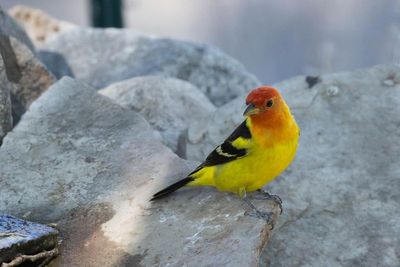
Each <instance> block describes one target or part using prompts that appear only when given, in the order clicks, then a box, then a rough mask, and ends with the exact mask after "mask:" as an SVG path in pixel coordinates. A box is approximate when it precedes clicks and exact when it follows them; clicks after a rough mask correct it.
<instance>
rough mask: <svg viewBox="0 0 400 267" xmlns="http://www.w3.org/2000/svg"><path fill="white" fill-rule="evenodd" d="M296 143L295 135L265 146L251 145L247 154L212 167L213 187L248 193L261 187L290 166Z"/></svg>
mask: <svg viewBox="0 0 400 267" xmlns="http://www.w3.org/2000/svg"><path fill="white" fill-rule="evenodd" d="M297 143H298V138H295V139H294V140H292V141H289V142H285V143H276V144H274V145H272V146H271V147H269V148H268V149H264V148H262V147H259V146H253V147H252V148H251V149H250V151H249V154H248V155H247V156H246V157H243V158H241V159H238V160H236V161H232V162H229V163H227V164H224V165H219V166H215V167H213V168H215V170H214V182H215V187H216V188H218V189H219V190H221V191H229V192H234V193H238V194H240V192H241V190H242V189H245V191H246V192H251V191H254V190H257V189H260V188H262V187H263V186H265V185H266V184H268V183H269V182H271V181H272V180H274V179H275V177H277V176H278V175H279V174H280V173H282V172H283V171H284V170H285V169H286V168H287V167H288V166H289V164H290V163H291V162H292V160H293V158H294V156H295V154H296V149H297Z"/></svg>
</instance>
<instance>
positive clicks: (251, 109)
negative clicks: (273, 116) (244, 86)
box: [244, 86, 282, 116]
mask: <svg viewBox="0 0 400 267" xmlns="http://www.w3.org/2000/svg"><path fill="white" fill-rule="evenodd" d="M281 99H282V97H281V95H280V93H279V92H278V90H277V89H275V88H273V87H271V86H260V87H258V88H256V89H254V90H253V91H251V92H250V94H249V95H248V96H247V98H246V105H247V109H246V111H245V112H244V115H245V116H251V115H256V114H260V113H264V112H267V111H274V110H276V109H277V106H280V103H279V102H280V101H281ZM270 113H272V112H270Z"/></svg>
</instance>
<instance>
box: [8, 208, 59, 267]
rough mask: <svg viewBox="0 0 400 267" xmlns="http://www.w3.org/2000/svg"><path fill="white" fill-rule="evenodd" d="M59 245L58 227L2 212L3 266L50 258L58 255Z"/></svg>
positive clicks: (36, 261)
mask: <svg viewBox="0 0 400 267" xmlns="http://www.w3.org/2000/svg"><path fill="white" fill-rule="evenodd" d="M57 245H58V231H57V230H56V229H54V228H52V227H49V226H46V225H42V224H38V223H33V222H29V221H25V220H21V219H18V218H16V217H13V216H9V215H3V214H0V264H2V263H3V264H2V265H1V266H17V264H16V263H17V262H20V263H22V262H24V261H31V262H35V263H38V262H43V261H44V260H50V259H51V258H53V257H54V256H56V255H57V252H58V250H57ZM7 263H9V264H10V265H7ZM11 263H13V264H14V265H11ZM18 265H19V264H18ZM37 266H38V265H37Z"/></svg>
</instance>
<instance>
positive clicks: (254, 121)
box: [151, 86, 300, 222]
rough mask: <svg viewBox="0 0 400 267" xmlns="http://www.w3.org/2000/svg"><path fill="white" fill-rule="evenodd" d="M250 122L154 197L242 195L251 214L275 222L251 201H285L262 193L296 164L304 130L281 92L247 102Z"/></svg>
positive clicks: (264, 91) (262, 93) (258, 91)
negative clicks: (200, 190) (188, 189)
mask: <svg viewBox="0 0 400 267" xmlns="http://www.w3.org/2000/svg"><path fill="white" fill-rule="evenodd" d="M246 105H247V107H246V109H245V111H244V113H243V115H244V116H245V120H244V121H243V122H242V123H241V124H240V125H239V126H238V127H237V128H236V129H235V130H234V131H233V132H232V134H231V135H229V136H228V137H227V138H226V139H225V141H223V142H222V143H221V144H220V145H218V146H217V147H216V148H215V149H214V150H213V151H212V152H211V153H210V154H209V155H208V156H207V157H206V159H205V161H204V162H203V163H201V164H200V165H199V166H198V167H197V168H195V169H194V170H193V171H192V172H191V173H189V174H188V175H187V176H186V177H185V178H184V179H181V180H179V181H178V182H176V183H174V184H172V185H170V186H168V187H166V188H165V189H163V190H161V191H159V192H157V193H156V194H154V195H153V197H152V199H151V201H154V200H156V199H159V198H162V197H165V196H167V195H169V194H170V193H172V192H174V191H176V190H178V189H180V188H181V187H184V186H211V187H215V188H217V189H218V190H219V191H222V192H230V193H234V194H237V195H238V196H239V198H240V199H242V200H243V201H244V202H245V203H246V204H247V205H248V206H249V207H250V208H251V210H252V212H251V214H250V215H253V216H255V217H258V218H261V219H264V220H266V221H268V222H271V221H272V213H271V212H262V211H259V210H258V209H257V208H256V207H255V206H254V205H253V203H251V201H250V200H249V198H248V193H250V192H254V191H257V192H259V193H261V195H262V197H261V198H263V199H269V200H273V201H275V202H277V204H278V205H279V207H280V209H281V212H282V200H281V199H280V197H278V196H277V195H272V194H269V193H268V192H266V191H264V190H263V189H262V188H263V187H264V186H265V185H267V184H268V183H270V182H271V181H273V180H274V179H275V178H276V177H277V176H279V175H280V174H281V173H282V172H283V171H284V170H285V169H286V168H287V167H288V166H289V165H290V163H291V162H292V161H293V159H294V158H295V154H296V151H297V147H298V143H299V138H300V128H299V126H298V125H297V123H296V120H295V118H294V116H293V115H292V113H291V111H290V108H289V106H288V105H287V104H286V102H285V100H284V99H283V97H282V95H281V94H280V93H279V91H278V90H277V89H276V88H274V87H271V86H260V87H257V88H255V89H254V90H252V91H251V92H250V93H249V94H248V95H247V97H246Z"/></svg>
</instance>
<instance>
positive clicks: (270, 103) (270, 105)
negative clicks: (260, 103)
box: [265, 99, 274, 108]
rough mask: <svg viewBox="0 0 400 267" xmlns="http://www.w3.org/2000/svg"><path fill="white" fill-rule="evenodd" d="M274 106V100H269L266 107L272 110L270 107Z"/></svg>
mask: <svg viewBox="0 0 400 267" xmlns="http://www.w3.org/2000/svg"><path fill="white" fill-rule="evenodd" d="M273 104H274V101H273V100H272V99H269V100H268V101H267V103H266V104H265V105H266V106H267V107H268V108H270V107H272V105H273Z"/></svg>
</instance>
